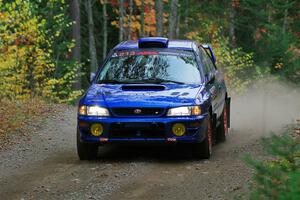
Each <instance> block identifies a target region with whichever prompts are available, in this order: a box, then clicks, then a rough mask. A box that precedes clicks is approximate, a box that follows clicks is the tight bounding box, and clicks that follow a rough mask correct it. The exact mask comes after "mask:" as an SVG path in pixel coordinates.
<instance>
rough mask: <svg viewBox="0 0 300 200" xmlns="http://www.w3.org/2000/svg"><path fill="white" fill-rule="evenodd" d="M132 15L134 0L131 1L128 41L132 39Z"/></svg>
mask: <svg viewBox="0 0 300 200" xmlns="http://www.w3.org/2000/svg"><path fill="white" fill-rule="evenodd" d="M132 14H133V0H129V27H128V40H130V39H131V32H132Z"/></svg>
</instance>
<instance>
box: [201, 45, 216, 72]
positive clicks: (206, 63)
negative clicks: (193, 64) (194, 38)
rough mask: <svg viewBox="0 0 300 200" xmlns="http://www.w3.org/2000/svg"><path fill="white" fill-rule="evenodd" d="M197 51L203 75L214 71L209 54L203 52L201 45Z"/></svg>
mask: <svg viewBox="0 0 300 200" xmlns="http://www.w3.org/2000/svg"><path fill="white" fill-rule="evenodd" d="M199 51H200V52H199V53H200V59H201V62H202V65H203V71H204V74H205V75H208V74H210V73H214V71H215V67H214V64H213V63H212V61H211V60H210V58H209V56H208V55H207V53H206V52H205V50H203V49H202V47H199Z"/></svg>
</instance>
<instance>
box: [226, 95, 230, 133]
mask: <svg viewBox="0 0 300 200" xmlns="http://www.w3.org/2000/svg"><path fill="white" fill-rule="evenodd" d="M230 103H231V97H228V98H227V99H226V105H227V116H228V120H227V126H228V128H230Z"/></svg>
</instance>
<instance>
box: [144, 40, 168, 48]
mask: <svg viewBox="0 0 300 200" xmlns="http://www.w3.org/2000/svg"><path fill="white" fill-rule="evenodd" d="M168 43H169V39H168V38H163V37H147V38H140V39H139V48H167V47H168Z"/></svg>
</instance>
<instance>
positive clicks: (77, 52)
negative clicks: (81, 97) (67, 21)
mask: <svg viewBox="0 0 300 200" xmlns="http://www.w3.org/2000/svg"><path fill="white" fill-rule="evenodd" d="M71 19H72V20H73V22H74V23H73V25H72V38H73V40H74V41H75V45H74V47H73V49H72V57H73V59H74V60H75V61H76V65H79V64H80V62H81V35H80V4H79V0H71ZM77 73H78V74H81V68H80V67H78V71H77ZM74 87H75V89H81V77H78V79H77V81H76V83H75V84H74Z"/></svg>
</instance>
